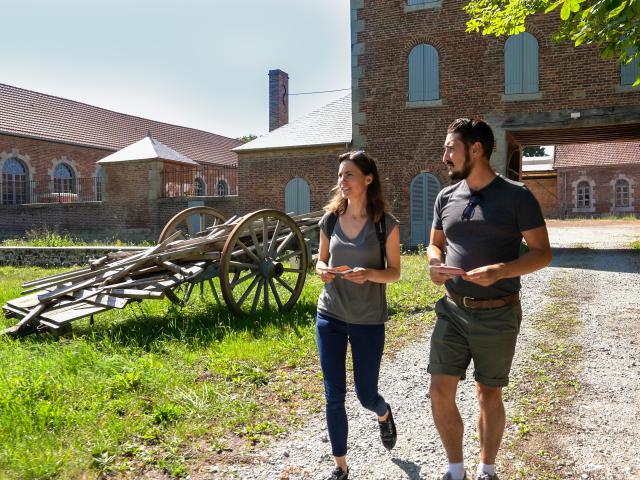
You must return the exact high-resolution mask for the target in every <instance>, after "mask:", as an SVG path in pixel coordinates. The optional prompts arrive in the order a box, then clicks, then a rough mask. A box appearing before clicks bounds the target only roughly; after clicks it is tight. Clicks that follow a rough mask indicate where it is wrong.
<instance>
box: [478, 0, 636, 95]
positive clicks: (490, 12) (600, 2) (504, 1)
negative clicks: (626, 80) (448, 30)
mask: <svg viewBox="0 0 640 480" xmlns="http://www.w3.org/2000/svg"><path fill="white" fill-rule="evenodd" d="M558 9H559V11H560V28H559V29H558V31H557V32H556V33H555V35H554V39H555V40H556V41H567V40H568V41H572V42H573V43H574V45H575V46H576V47H577V46H580V45H598V46H599V47H600V48H601V51H600V54H601V56H602V57H604V58H608V59H616V60H617V61H618V62H620V63H622V64H627V63H630V62H632V61H636V62H637V61H640V0H471V1H470V2H469V3H468V4H467V6H466V7H465V11H466V12H467V13H468V14H469V15H470V17H471V18H470V19H469V20H468V21H467V31H468V32H480V33H482V35H494V36H496V37H498V36H501V35H514V34H518V33H522V32H524V31H525V21H526V19H527V18H528V17H530V16H531V15H534V14H537V13H543V14H550V13H552V12H553V11H556V13H557V11H558ZM637 85H640V76H639V77H638V78H637V79H636V82H635V83H634V86H637Z"/></svg>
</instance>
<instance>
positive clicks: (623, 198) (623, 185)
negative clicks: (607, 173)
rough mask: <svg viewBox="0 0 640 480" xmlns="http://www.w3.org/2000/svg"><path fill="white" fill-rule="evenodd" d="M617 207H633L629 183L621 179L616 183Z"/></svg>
mask: <svg viewBox="0 0 640 480" xmlns="http://www.w3.org/2000/svg"><path fill="white" fill-rule="evenodd" d="M615 190H616V191H615V206H616V207H628V206H629V205H631V202H630V201H629V200H630V199H629V182H627V181H626V180H625V179H623V178H620V179H618V180H617V181H616V185H615Z"/></svg>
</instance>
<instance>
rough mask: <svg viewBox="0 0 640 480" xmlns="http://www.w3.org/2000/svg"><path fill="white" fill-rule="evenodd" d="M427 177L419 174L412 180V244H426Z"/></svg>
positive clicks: (413, 245)
mask: <svg viewBox="0 0 640 480" xmlns="http://www.w3.org/2000/svg"><path fill="white" fill-rule="evenodd" d="M424 180H425V178H424V175H423V174H419V175H417V176H416V177H414V179H413V180H412V182H411V189H410V191H411V246H412V247H415V246H416V245H418V244H420V243H422V244H423V245H425V244H426V238H427V218H426V217H427V215H426V211H425V198H424V188H425V182H424Z"/></svg>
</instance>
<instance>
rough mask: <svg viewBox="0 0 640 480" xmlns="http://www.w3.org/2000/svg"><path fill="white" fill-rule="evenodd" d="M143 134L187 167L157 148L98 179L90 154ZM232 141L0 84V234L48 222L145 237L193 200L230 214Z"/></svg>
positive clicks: (96, 156) (233, 206) (233, 204)
mask: <svg viewBox="0 0 640 480" xmlns="http://www.w3.org/2000/svg"><path fill="white" fill-rule="evenodd" d="M147 135H151V136H152V138H153V139H154V140H155V141H157V142H158V145H163V146H165V145H166V146H167V147H169V148H170V149H173V150H175V151H176V152H179V154H180V155H182V156H184V157H186V158H188V159H190V161H191V164H190V165H188V166H187V165H186V164H185V163H179V162H175V161H170V160H166V161H164V160H162V158H161V157H162V154H160V156H156V157H155V158H146V159H145V158H140V159H139V161H136V162H133V163H131V162H128V163H127V164H126V165H125V164H114V165H116V166H115V167H110V168H109V171H110V175H109V176H107V175H105V172H106V168H101V167H100V165H99V164H98V163H97V161H98V160H100V159H102V158H105V157H107V156H108V155H110V154H113V153H114V152H116V151H118V150H121V149H123V148H125V147H127V146H130V145H131V144H134V143H136V142H138V141H140V140H141V139H144V138H145V137H146V136H147ZM240 144H242V142H240V141H238V140H235V139H232V138H227V137H223V136H221V135H216V134H214V133H210V132H204V131H201V130H196V129H192V128H186V127H180V126H176V125H170V124H167V123H162V122H156V121H153V120H148V119H145V118H140V117H135V116H131V115H125V114H121V113H117V112H112V111H109V110H105V109H102V108H99V107H95V106H92V105H87V104H84V103H80V102H75V101H72V100H67V99H63V98H59V97H54V96H51V95H45V94H41V93H38V92H33V91H29V90H24V89H21V88H16V87H12V86H9V85H3V84H0V171H1V172H2V182H1V183H0V230H1V235H2V236H4V237H6V236H12V235H20V234H22V233H23V232H24V231H25V230H28V229H32V228H43V227H48V228H58V229H62V230H67V231H70V232H74V233H78V234H84V235H87V236H91V235H103V234H107V235H110V236H112V235H119V234H121V233H124V234H125V235H124V236H127V235H126V234H127V232H129V233H136V235H137V234H138V233H140V234H142V235H143V236H147V237H153V236H154V235H155V234H157V232H158V231H159V229H160V228H161V227H162V225H163V224H164V222H165V221H166V220H167V219H168V218H170V217H171V216H172V215H173V214H175V213H176V212H177V211H179V210H180V209H182V208H186V207H187V205H189V202H192V203H193V201H194V200H195V201H197V203H198V204H205V203H206V204H212V203H220V204H221V205H222V206H221V208H222V209H223V210H229V212H228V213H229V214H231V213H236V210H237V197H234V199H231V200H230V199H229V198H227V197H229V196H230V194H235V193H236V192H237V178H236V164H237V155H236V154H235V153H234V152H233V151H232V149H233V148H234V147H236V146H238V145H240ZM158 148H160V149H161V150H162V147H158ZM196 197H197V198H196ZM222 198H225V200H222ZM114 202H115V203H114Z"/></svg>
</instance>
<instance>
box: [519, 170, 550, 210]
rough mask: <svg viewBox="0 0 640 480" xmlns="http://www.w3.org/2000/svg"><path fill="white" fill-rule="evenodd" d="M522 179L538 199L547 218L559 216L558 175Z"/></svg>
mask: <svg viewBox="0 0 640 480" xmlns="http://www.w3.org/2000/svg"><path fill="white" fill-rule="evenodd" d="M522 181H523V182H524V184H525V185H526V186H527V188H528V189H529V191H530V192H531V193H533V196H534V197H536V199H537V200H538V203H539V204H540V207H541V208H542V214H543V215H544V216H545V217H547V218H557V217H558V215H559V211H558V207H559V201H558V188H557V183H558V179H557V177H556V176H553V177H546V178H545V177H540V178H524V179H523V180H522Z"/></svg>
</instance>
